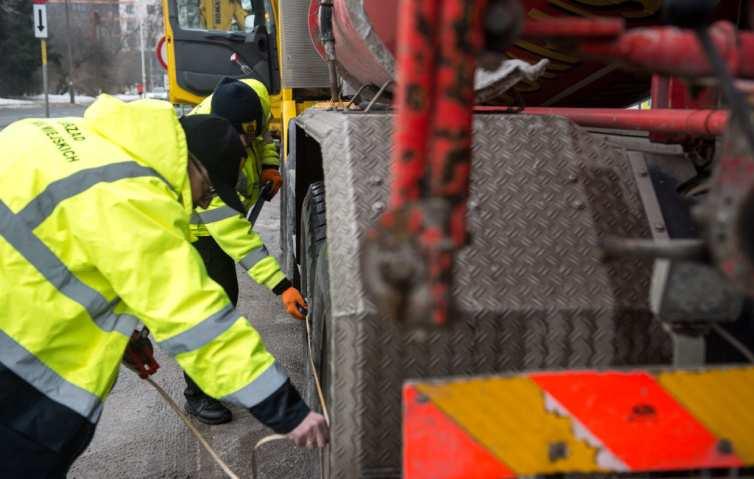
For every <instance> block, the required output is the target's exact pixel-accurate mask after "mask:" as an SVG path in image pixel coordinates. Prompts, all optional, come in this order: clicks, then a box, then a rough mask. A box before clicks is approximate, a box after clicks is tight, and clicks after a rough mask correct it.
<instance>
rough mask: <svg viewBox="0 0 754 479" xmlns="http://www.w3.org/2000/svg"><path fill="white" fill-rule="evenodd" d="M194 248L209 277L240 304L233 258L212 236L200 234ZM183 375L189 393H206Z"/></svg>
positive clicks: (232, 300)
mask: <svg viewBox="0 0 754 479" xmlns="http://www.w3.org/2000/svg"><path fill="white" fill-rule="evenodd" d="M194 248H196V251H198V252H199V255H200V256H201V257H202V260H203V261H204V266H205V267H206V268H207V273H208V274H209V277H210V278H212V279H213V280H214V281H215V282H216V283H217V284H219V285H220V286H222V288H223V289H224V290H225V294H227V295H228V298H230V301H231V303H233V306H235V305H236V304H238V278H237V277H236V263H235V261H233V258H231V257H230V256H228V255H227V254H226V253H225V251H223V250H222V248H220V246H219V245H218V244H217V242H216V241H215V240H214V238H212V237H211V236H200V237H199V240H198V241H196V242H195V243H194ZM183 376H184V377H185V378H186V387H187V393H189V394H204V393H203V392H202V391H201V390H200V389H199V387H198V386H197V385H196V383H194V381H192V380H191V378H190V377H188V374H186V373H183Z"/></svg>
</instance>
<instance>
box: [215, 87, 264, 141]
mask: <svg viewBox="0 0 754 479" xmlns="http://www.w3.org/2000/svg"><path fill="white" fill-rule="evenodd" d="M211 108H212V114H213V115H217V116H221V117H223V118H225V119H227V120H228V121H230V122H231V123H232V124H233V126H234V127H235V129H236V130H238V132H239V133H243V131H242V129H241V124H242V123H248V122H251V121H256V122H257V128H256V131H255V132H254V136H259V135H261V134H262V127H263V125H262V123H263V121H264V112H263V111H262V102H260V101H259V96H257V92H255V91H254V89H253V88H251V87H250V86H249V85H247V84H246V83H244V82H242V81H240V80H236V79H235V78H228V77H225V78H223V79H222V80H220V83H218V84H217V87H215V91H214V92H212V104H211Z"/></svg>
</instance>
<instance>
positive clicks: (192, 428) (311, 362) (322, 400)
mask: <svg viewBox="0 0 754 479" xmlns="http://www.w3.org/2000/svg"><path fill="white" fill-rule="evenodd" d="M305 322H306V346H307V349H308V351H309V365H310V366H311V371H312V376H314V384H315V386H316V387H317V395H318V396H319V403H320V405H321V406H322V413H323V415H324V416H325V421H327V424H328V425H330V415H329V414H328V412H327V404H326V403H325V395H324V393H323V392H322V385H321V384H320V382H319V374H317V368H316V367H315V366H314V355H313V354H312V335H311V325H310V320H309V315H308V314H307V316H306V321H305ZM146 381H147V382H148V383H149V384H151V385H152V387H154V388H155V389H156V390H157V392H158V393H160V396H162V398H163V399H164V400H165V402H167V403H168V405H169V406H170V407H171V408H172V409H173V411H175V413H176V414H178V417H180V418H181V420H182V421H183V423H184V424H186V426H187V427H188V428H189V430H190V431H191V434H193V435H194V437H195V438H196V440H197V441H199V443H200V444H201V445H202V446H203V447H204V449H205V450H206V451H207V452H208V453H209V455H210V456H211V457H212V459H213V460H214V461H215V463H216V464H217V465H218V466H220V469H222V470H223V472H224V473H225V475H226V476H228V477H229V478H230V479H239V477H238V476H237V475H236V474H235V473H234V472H233V471H232V470H231V469H230V467H228V465H227V464H226V463H225V461H223V460H222V459H221V458H220V456H219V455H218V454H217V452H216V451H215V450H214V449H213V448H212V446H210V445H209V443H208V442H207V440H206V439H205V438H204V436H203V435H202V433H201V432H199V430H198V429H197V428H196V426H194V425H193V424H192V423H191V420H190V419H189V418H188V417H187V416H186V415H185V414H184V413H183V411H181V408H180V407H179V406H178V405H177V404H176V403H175V401H173V398H171V397H170V395H168V393H167V392H165V390H164V389H162V387H161V386H160V385H159V384H157V383H156V382H154V381H152V379H150V378H146ZM283 439H288V436H286V435H284V434H270V435H269V436H265V437H263V438H262V439H260V440H259V441H258V442H257V443H256V445H255V446H254V449H253V450H252V451H251V479H256V477H257V457H256V456H257V449H259V448H260V447H261V446H263V445H265V444H267V443H270V442H274V441H280V440H283Z"/></svg>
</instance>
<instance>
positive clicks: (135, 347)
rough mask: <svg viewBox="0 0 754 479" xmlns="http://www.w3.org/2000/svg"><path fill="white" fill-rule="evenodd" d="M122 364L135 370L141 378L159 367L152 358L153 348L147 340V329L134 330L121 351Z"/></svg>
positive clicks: (146, 376) (144, 377) (154, 371)
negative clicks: (124, 348) (122, 351)
mask: <svg viewBox="0 0 754 479" xmlns="http://www.w3.org/2000/svg"><path fill="white" fill-rule="evenodd" d="M123 364H124V365H125V366H126V367H127V368H128V369H130V370H131V371H134V372H136V373H137V374H138V375H139V377H140V378H141V379H146V378H148V377H149V376H151V375H152V374H154V373H156V372H157V370H158V369H160V365H159V364H157V361H155V359H154V348H153V347H152V342H151V341H149V330H148V329H147V328H144V329H142V330H141V331H134V332H133V334H132V335H131V339H130V340H129V341H128V345H127V346H126V352H125V353H123Z"/></svg>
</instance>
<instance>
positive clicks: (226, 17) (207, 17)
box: [199, 0, 249, 32]
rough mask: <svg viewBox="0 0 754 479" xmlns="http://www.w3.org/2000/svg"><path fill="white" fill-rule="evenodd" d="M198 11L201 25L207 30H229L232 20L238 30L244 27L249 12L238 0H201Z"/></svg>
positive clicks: (243, 29)
mask: <svg viewBox="0 0 754 479" xmlns="http://www.w3.org/2000/svg"><path fill="white" fill-rule="evenodd" d="M199 11H200V15H201V21H202V26H203V27H204V28H206V29H207V30H219V31H223V32H229V31H231V30H232V26H233V21H234V20H235V22H236V28H237V29H238V31H241V32H243V31H245V29H246V17H247V16H248V15H249V14H248V13H247V12H246V10H244V9H243V7H242V6H241V1H240V0H201V2H200V5H199Z"/></svg>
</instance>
